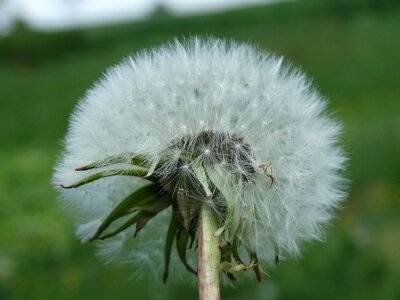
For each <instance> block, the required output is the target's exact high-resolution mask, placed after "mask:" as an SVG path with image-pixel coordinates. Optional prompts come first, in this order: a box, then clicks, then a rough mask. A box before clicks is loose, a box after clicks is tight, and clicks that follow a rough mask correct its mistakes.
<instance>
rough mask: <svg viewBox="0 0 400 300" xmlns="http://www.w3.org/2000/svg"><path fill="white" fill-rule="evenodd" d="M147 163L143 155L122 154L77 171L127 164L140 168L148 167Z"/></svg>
mask: <svg viewBox="0 0 400 300" xmlns="http://www.w3.org/2000/svg"><path fill="white" fill-rule="evenodd" d="M146 161H147V159H146V156H145V155H143V154H135V153H121V154H116V155H111V156H109V157H106V158H104V159H101V160H98V161H95V162H92V163H90V164H87V165H85V166H82V167H79V168H76V169H75V171H87V170H91V169H97V168H102V167H107V166H110V165H114V164H126V163H129V164H132V165H136V166H140V167H146Z"/></svg>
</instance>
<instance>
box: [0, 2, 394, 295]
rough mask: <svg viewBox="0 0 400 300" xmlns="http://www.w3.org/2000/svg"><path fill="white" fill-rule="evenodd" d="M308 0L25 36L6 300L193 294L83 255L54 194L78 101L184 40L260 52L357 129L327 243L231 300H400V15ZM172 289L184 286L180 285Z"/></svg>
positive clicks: (9, 176) (17, 60) (5, 57)
mask: <svg viewBox="0 0 400 300" xmlns="http://www.w3.org/2000/svg"><path fill="white" fill-rule="evenodd" d="M398 3H399V1H392V0H364V1H361V0H354V1H348V0H335V1H334V0H320V1H312V0H308V1H307V0H303V1H295V2H287V3H281V4H276V5H273V6H261V7H255V8H248V9H241V10H235V11H231V12H226V13H218V14H212V15H204V16H196V17H179V18H178V17H172V16H168V14H166V13H163V12H161V13H160V12H159V13H157V14H155V15H154V16H153V17H152V18H151V19H150V20H147V21H144V22H139V23H131V24H124V25H118V26H110V27H104V28H95V29H82V30H76V31H70V32H62V33H35V32H31V31H29V30H27V29H26V28H25V27H24V25H23V24H19V25H18V28H17V29H16V31H15V32H14V34H13V35H11V36H9V37H7V38H3V39H1V40H0V162H1V168H0V204H1V206H0V299H2V300H3V299H4V300H9V299H116V298H120V299H129V298H143V299H180V298H183V299H185V298H195V297H196V296H197V291H196V287H195V286H194V285H185V284H182V283H172V282H171V283H168V284H167V285H165V286H163V285H161V283H160V282H161V274H159V276H158V277H156V278H154V277H153V278H152V279H151V280H149V279H147V277H146V276H144V277H143V278H138V279H134V280H132V279H131V278H132V274H133V268H134V267H132V266H119V265H117V266H115V265H109V266H103V265H101V263H100V262H99V261H97V259H96V258H95V257H94V256H93V245H91V244H89V245H80V244H79V243H78V242H77V241H76V240H75V239H74V236H73V229H74V228H73V225H72V224H71V222H70V220H68V219H67V218H66V217H65V215H64V214H63V211H62V208H61V207H60V206H59V205H58V203H57V202H56V201H55V199H56V194H55V192H54V191H53V189H52V188H51V186H50V183H49V182H50V177H51V174H52V167H53V165H54V163H55V161H56V158H57V156H58V154H59V153H60V151H61V145H60V142H59V141H60V140H61V139H62V137H63V135H64V134H65V131H66V128H67V123H68V122H67V120H68V116H69V115H70V113H71V111H72V109H73V107H74V105H75V104H76V101H77V99H78V98H79V97H81V96H82V95H83V94H84V91H85V90H86V88H87V87H89V86H90V85H91V84H92V83H93V82H94V81H95V80H96V79H97V78H98V77H99V76H100V75H101V74H102V72H104V70H105V67H106V66H110V65H113V64H116V63H117V62H118V61H120V60H121V58H123V57H125V56H126V55H128V54H131V53H134V52H136V51H138V50H140V49H143V48H146V47H153V46H159V45H160V44H161V43H163V42H166V41H169V40H171V39H172V38H174V37H178V38H182V37H187V36H189V35H194V34H196V35H200V36H208V35H212V36H217V37H224V38H234V39H235V40H238V41H249V42H251V43H254V44H256V45H258V46H259V47H261V48H265V49H269V50H271V51H274V52H276V53H279V54H282V55H284V56H285V57H287V58H288V60H289V61H292V62H293V63H294V64H296V65H301V66H302V68H303V69H304V70H305V71H306V72H307V73H308V74H309V75H310V76H313V80H314V83H315V85H316V86H318V87H319V89H320V90H321V92H322V94H324V95H326V96H327V97H328V98H329V99H330V108H331V110H332V111H333V112H334V114H335V116H336V118H337V119H339V120H340V121H342V122H343V123H344V126H345V129H344V137H343V144H344V145H345V147H346V149H347V152H348V153H349V155H350V158H351V160H350V163H349V169H348V173H347V177H348V178H349V179H350V180H351V187H350V196H349V200H348V201H347V202H346V203H345V204H344V206H343V208H342V209H341V210H340V211H339V212H338V218H337V220H335V221H334V222H333V226H331V227H330V228H329V232H328V234H327V237H326V241H325V243H313V244H310V245H306V247H305V249H304V256H303V257H302V258H301V259H291V260H288V261H284V262H283V263H281V265H280V266H279V267H277V268H276V269H273V270H271V271H270V278H268V279H265V280H264V282H263V283H261V284H256V283H250V282H247V281H246V280H243V281H242V282H240V283H239V287H238V288H230V287H227V288H224V289H223V292H222V294H223V295H222V296H223V299H248V298H249V299H297V300H298V299H399V295H400V286H399V284H398V283H399V282H400V255H399V254H398V249H400V239H399V237H400V219H399V215H400V205H399V195H400V186H399V183H400V158H399V157H400V101H399V100H400V99H399V98H400V84H399V80H400V68H399V66H400V56H399V53H400V39H399V37H398V35H399V30H400V6H399V5H398ZM171 277H173V274H171Z"/></svg>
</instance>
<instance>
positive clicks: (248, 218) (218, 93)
mask: <svg viewBox="0 0 400 300" xmlns="http://www.w3.org/2000/svg"><path fill="white" fill-rule="evenodd" d="M340 131H341V127H340V125H339V124H338V123H337V122H335V121H333V120H332V119H331V118H330V117H329V116H328V115H327V112H326V101H325V100H324V99H323V98H322V97H321V96H320V95H319V94H318V92H317V91H316V90H315V89H313V88H312V86H311V84H310V82H309V81H308V80H307V79H306V78H305V76H304V75H303V74H302V73H301V72H300V71H299V70H293V69H289V68H288V67H285V66H283V65H282V58H280V57H276V56H273V55H271V54H268V53H264V52H261V51H259V50H257V49H255V48H254V47H252V46H250V45H248V44H237V43H233V42H225V41H221V40H216V39H211V40H200V39H196V38H195V39H191V40H189V41H187V42H185V43H180V42H174V43H171V44H169V45H167V46H164V47H161V48H158V49H155V50H151V51H144V52H141V53H139V54H137V55H134V56H132V57H128V58H127V59H125V60H124V61H123V62H122V63H120V64H119V65H117V66H115V67H113V68H111V69H109V70H108V72H107V73H106V75H105V76H104V77H103V78H102V79H101V80H100V81H99V82H97V83H96V84H95V85H94V86H93V87H92V88H91V89H90V90H89V91H88V92H87V94H86V95H85V97H84V98H83V99H82V100H81V101H80V103H79V105H78V107H77V108H76V110H75V112H74V114H73V116H72V118H71V122H70V126H69V130H68V134H67V136H66V138H65V152H64V154H63V156H62V158H61V160H60V162H59V163H58V165H57V167H56V170H55V174H54V178H53V182H54V184H55V185H56V186H57V187H58V186H59V185H60V184H69V183H72V182H75V181H77V180H79V179H81V178H82V177H83V175H82V174H81V173H79V172H76V171H75V168H77V167H79V166H82V165H85V164H88V163H91V162H93V161H96V160H100V159H104V158H106V157H108V156H110V155H114V154H119V153H128V152H129V153H132V152H133V153H147V154H149V155H150V157H158V156H159V155H162V153H163V151H166V149H170V147H171V142H172V141H176V140H179V139H181V138H182V137H188V136H189V137H197V136H198V135H199V134H201V133H202V132H214V133H222V134H224V135H226V136H235V137H240V138H241V141H242V142H243V144H245V145H248V146H249V149H250V150H248V151H247V150H246V151H245V155H246V162H248V163H249V164H250V165H251V166H250V167H251V168H252V171H251V173H254V174H253V175H251V177H252V180H251V181H250V182H242V184H240V185H237V186H236V193H237V199H238V201H237V203H236V204H235V210H234V219H235V220H238V222H241V223H242V224H244V225H243V227H242V228H243V230H241V231H240V232H238V233H237V235H238V236H239V238H240V240H241V241H243V243H244V244H245V245H246V246H247V247H249V249H252V250H255V251H256V252H257V254H258V259H259V260H260V261H261V262H262V261H264V262H267V263H270V262H273V261H274V258H275V255H276V253H277V252H278V253H279V255H281V256H288V255H297V254H299V246H300V245H301V243H302V242H303V241H310V240H315V239H321V237H322V235H323V228H324V225H325V224H326V223H327V222H328V221H329V220H330V219H331V218H332V213H333V209H335V208H336V207H337V206H338V204H339V203H340V201H341V200H343V199H344V197H345V193H344V192H343V183H344V179H343V178H342V177H341V174H340V173H341V170H342V169H343V168H344V164H345V161H346V158H345V156H344V154H343V152H342V150H341V148H340V147H339V146H338V145H337V142H338V135H339V134H340ZM216 136H218V135H216ZM190 142H192V143H195V142H196V141H195V139H193V141H190ZM219 142H220V139H219V138H214V139H211V141H209V142H208V144H207V145H204V151H203V153H202V154H201V155H202V156H203V159H207V157H218V155H219V154H218V153H213V149H218V147H217V146H218V143H219ZM243 144H240V143H238V144H237V145H236V146H237V147H236V148H235V149H237V151H238V152H237V153H239V152H240V151H242V150H241V149H242V148H241V147H242V146H243ZM232 151H234V150H232ZM235 153H236V152H235ZM178 157H179V155H178ZM219 163H221V160H219ZM229 164H230V165H231V166H230V168H226V169H224V172H226V176H225V177H226V178H227V181H228V180H230V179H231V178H232V176H234V174H230V173H229V172H234V171H232V170H233V169H234V168H235V167H236V169H237V170H239V171H238V172H242V173H243V174H244V175H246V172H248V171H246V170H243V164H241V163H240V162H238V163H237V164H236V165H235V160H234V159H232V160H231V161H229ZM171 165H172V163H171ZM184 169H185V168H182V172H185V170H184ZM168 170H169V169H168V166H167V167H166V168H165V176H166V177H167V176H168V175H169V174H168V172H169V171H168ZM85 176H87V174H85ZM143 184H144V180H142V179H138V178H132V177H123V176H117V177H109V178H104V179H101V180H99V181H96V182H93V183H90V184H87V185H85V186H83V187H81V188H79V189H70V190H63V189H59V190H60V193H61V195H62V197H61V198H62V201H63V202H64V203H65V204H67V206H68V207H70V208H72V209H73V211H74V218H75V221H76V223H77V226H78V227H77V234H78V236H79V237H80V238H81V239H82V241H87V240H88V239H90V238H91V237H92V236H93V234H94V232H95V231H96V229H97V228H98V226H99V225H100V224H101V222H102V221H103V220H104V218H105V217H106V216H107V214H108V213H109V212H110V211H111V210H112V209H113V208H114V207H115V206H116V205H117V204H118V202H119V201H121V199H123V198H124V196H126V195H127V194H129V193H130V192H131V191H132V190H133V189H135V188H136V187H138V186H140V185H143ZM199 201H201V199H199ZM168 214H170V212H169V211H166V212H164V213H162V214H160V215H158V216H157V217H156V218H155V220H154V221H153V220H152V222H151V223H150V224H149V225H148V226H147V227H146V228H144V229H143V232H141V235H140V236H139V237H138V238H137V239H136V240H135V241H132V233H131V231H132V230H131V229H129V228H128V229H126V230H125V231H124V232H122V233H121V234H119V235H118V236H117V238H115V239H110V240H107V241H104V242H103V243H102V244H101V245H100V249H99V251H98V254H99V255H100V256H102V257H103V258H104V259H105V260H106V261H107V262H108V261H111V260H113V259H115V258H120V259H121V260H123V261H136V262H140V264H145V263H148V264H150V265H151V266H153V267H154V266H159V265H161V266H162V263H161V262H162V259H163V243H164V239H163V238H160V232H164V231H166V227H167V224H168V220H167V218H168ZM174 265H178V264H174Z"/></svg>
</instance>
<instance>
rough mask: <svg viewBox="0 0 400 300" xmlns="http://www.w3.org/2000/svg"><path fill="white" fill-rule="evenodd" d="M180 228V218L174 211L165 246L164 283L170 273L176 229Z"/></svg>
mask: <svg viewBox="0 0 400 300" xmlns="http://www.w3.org/2000/svg"><path fill="white" fill-rule="evenodd" d="M177 230H178V220H177V218H176V217H175V214H174V213H172V217H171V221H170V223H169V227H168V232H167V238H166V240H165V246H164V274H163V283H166V282H167V279H168V274H169V262H170V260H171V252H172V246H173V244H174V240H175V237H176V231H177Z"/></svg>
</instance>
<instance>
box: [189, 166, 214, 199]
mask: <svg viewBox="0 0 400 300" xmlns="http://www.w3.org/2000/svg"><path fill="white" fill-rule="evenodd" d="M192 169H193V171H194V174H195V176H196V178H197V180H198V181H199V182H200V184H201V186H202V187H203V190H204V192H205V194H206V196H207V197H211V196H212V192H211V191H210V188H209V186H208V178H207V175H206V172H205V171H204V168H203V166H202V164H201V161H199V160H196V161H194V162H193V163H192Z"/></svg>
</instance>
